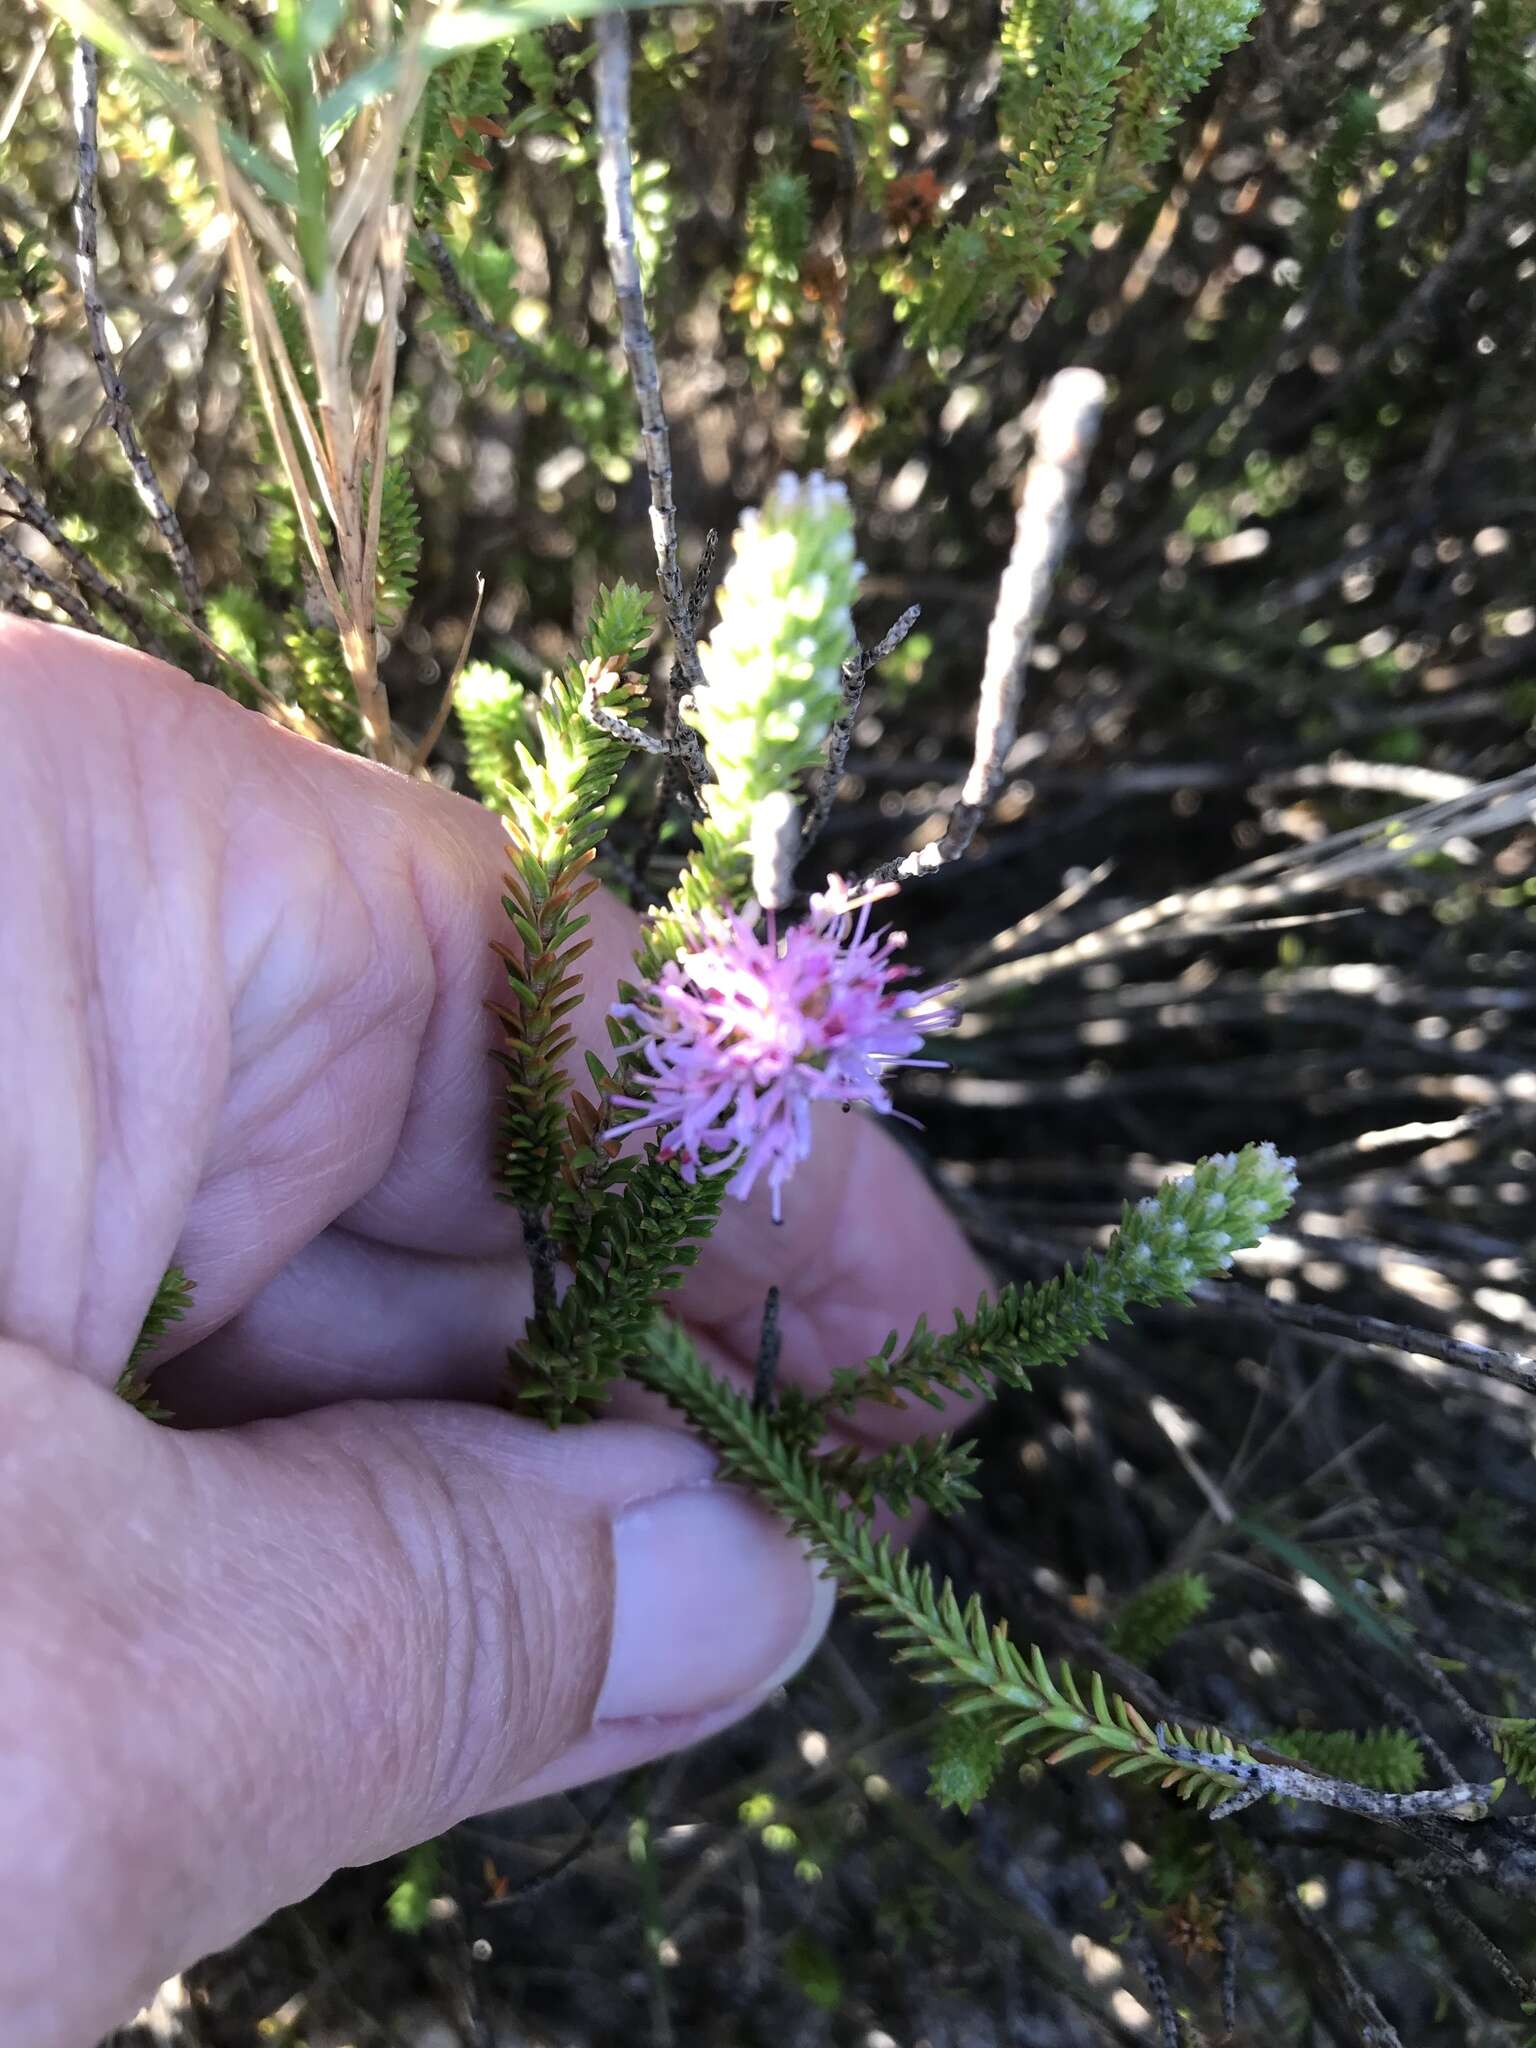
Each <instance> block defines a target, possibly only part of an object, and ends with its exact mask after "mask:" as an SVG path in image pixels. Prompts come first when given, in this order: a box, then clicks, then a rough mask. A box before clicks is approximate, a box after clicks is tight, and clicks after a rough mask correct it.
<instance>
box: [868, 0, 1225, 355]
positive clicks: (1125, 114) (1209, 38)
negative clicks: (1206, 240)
mask: <svg viewBox="0 0 1536 2048" xmlns="http://www.w3.org/2000/svg"><path fill="white" fill-rule="evenodd" d="M1258 5H1259V0H1162V4H1161V5H1160V6H1159V5H1158V0H1078V4H1075V5H1070V6H1063V5H1060V4H1055V5H1052V4H1045V0H1043V4H1039V5H1031V4H1030V0H1019V4H1018V5H1016V6H1014V7H1012V8H1010V10H1009V12H1008V14H1007V15H1006V16H1005V18H1004V22H1003V29H1002V37H1001V46H1000V58H1001V77H1000V80H999V87H998V138H999V141H1000V143H1001V145H1002V148H1003V152H1004V156H1005V159H1006V163H1007V169H1006V173H1005V179H1004V183H1003V184H1002V185H1001V186H999V187H998V188H997V190H996V191H995V192H994V194H993V196H992V200H991V201H990V202H989V203H987V204H984V205H983V206H982V208H981V209H980V211H979V212H978V213H977V214H976V215H975V216H974V218H971V219H969V220H963V221H957V222H956V223H955V224H954V225H952V226H951V227H950V228H949V229H948V230H947V231H946V232H943V233H942V234H934V235H930V236H928V237H927V238H926V241H925V245H924V247H923V249H922V250H921V251H920V252H919V253H918V258H917V260H916V261H914V262H913V263H911V264H896V265H893V266H891V267H890V268H889V269H888V271H887V288H888V289H890V290H893V291H896V292H897V293H898V294H899V295H900V296H901V297H902V298H903V299H904V300H905V301H906V303H905V305H904V306H903V307H901V308H899V309H898V310H899V311H902V312H903V313H904V314H905V316H906V317H909V318H910V319H911V321H912V325H913V331H914V334H915V335H916V336H917V337H918V338H920V339H922V340H924V341H926V342H928V343H930V344H934V345H939V346H949V345H953V344H954V343H956V342H957V341H959V340H960V339H961V338H962V337H963V335H964V334H965V332H966V329H967V328H968V327H969V326H970V325H971V324H972V322H973V321H975V320H976V319H977V317H978V316H979V315H980V314H982V313H983V312H985V311H987V310H988V309H991V308H1000V307H1001V308H1006V306H1007V305H1008V304H1009V303H1011V302H1012V301H1014V300H1016V299H1017V298H1018V297H1020V296H1022V297H1024V298H1027V299H1034V300H1039V299H1042V298H1043V297H1044V296H1045V295H1046V294H1047V293H1048V292H1049V291H1050V289H1051V288H1052V286H1053V284H1054V281H1055V279H1056V276H1057V273H1058V272H1059V270H1060V268H1061V263H1062V258H1063V254H1064V252H1065V250H1066V249H1067V247H1068V246H1069V244H1071V243H1073V242H1074V241H1079V240H1081V238H1082V237H1083V236H1084V235H1085V234H1086V232H1087V230H1088V229H1089V228H1091V227H1092V226H1093V224H1094V222H1095V221H1096V220H1112V219H1115V218H1118V217H1119V216H1120V215H1121V214H1123V213H1124V211H1125V210H1126V209H1127V208H1128V207H1129V206H1131V205H1133V204H1134V203H1135V201H1136V199H1137V198H1138V197H1139V195H1140V193H1141V191H1142V190H1143V188H1144V185H1145V182H1146V178H1147V173H1148V172H1149V171H1150V170H1151V169H1152V168H1153V166H1155V165H1156V164H1157V163H1159V162H1161V160H1162V159H1163V157H1164V156H1165V155H1166V154H1167V151H1168V148H1169V145H1170V142H1171V140H1172V137H1173V132H1174V128H1175V125H1176V123H1177V120H1178V117H1179V114H1180V112H1181V110H1182V108H1183V107H1184V106H1185V104H1186V103H1187V102H1188V100H1189V99H1190V98H1191V97H1192V95H1193V94H1194V93H1196V92H1197V91H1198V90H1199V89H1200V87H1201V86H1202V85H1203V84H1204V83H1205V81H1206V80H1207V79H1208V78H1209V77H1210V75H1211V73H1212V72H1213V71H1214V70H1215V68H1216V66H1217V64H1218V63H1219V62H1220V61H1221V59H1222V57H1223V56H1225V55H1226V54H1227V52H1228V51H1230V50H1232V49H1234V48H1235V47H1236V46H1237V44H1238V43H1240V42H1241V41H1242V40H1243V39H1244V37H1245V36H1246V34H1247V32H1248V26H1249V24H1250V22H1251V21H1252V19H1253V17H1254V15H1255V14H1256V13H1257V12H1258ZM1112 131H1113V132H1112Z"/></svg>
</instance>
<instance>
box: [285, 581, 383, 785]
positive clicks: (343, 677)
mask: <svg viewBox="0 0 1536 2048" xmlns="http://www.w3.org/2000/svg"><path fill="white" fill-rule="evenodd" d="M282 648H283V652H284V654H285V655H286V656H287V660H288V667H289V675H290V697H291V700H292V702H294V703H295V704H297V705H298V706H299V708H300V710H301V711H303V712H304V713H305V714H306V716H307V717H309V718H312V719H313V720H314V722H315V723H316V725H318V726H319V727H320V729H321V731H322V732H323V733H324V734H325V736H326V738H327V739H328V740H329V741H330V742H331V745H332V746H335V747H340V748H341V749H342V750H343V752H345V753H348V754H360V753H362V751H363V722H362V720H361V719H360V718H359V717H358V713H357V695H356V692H355V691H354V690H353V688H352V678H351V676H350V674H349V673H348V670H347V663H346V657H345V656H344V655H343V653H342V651H341V641H340V639H339V638H338V637H337V635H336V632H335V629H334V628H333V627H331V626H312V625H310V624H309V623H308V621H307V620H306V619H305V618H304V616H303V614H302V613H301V612H290V613H289V614H288V617H287V618H286V619H285V621H284V623H283V630H282Z"/></svg>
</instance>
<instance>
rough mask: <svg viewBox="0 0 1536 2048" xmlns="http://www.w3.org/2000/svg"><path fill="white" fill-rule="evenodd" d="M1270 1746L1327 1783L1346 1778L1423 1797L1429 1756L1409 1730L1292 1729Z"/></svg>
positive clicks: (1271, 1738)
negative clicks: (1307, 1765)
mask: <svg viewBox="0 0 1536 2048" xmlns="http://www.w3.org/2000/svg"><path fill="white" fill-rule="evenodd" d="M1264 1741H1265V1746H1266V1747H1267V1748H1269V1749H1275V1750H1278V1751H1279V1752H1280V1754H1281V1755H1282V1756H1293V1757H1295V1758H1296V1760H1297V1762H1298V1763H1304V1764H1310V1765H1311V1766H1312V1768H1313V1770H1315V1771H1321V1772H1322V1774H1323V1776H1324V1777H1326V1778H1344V1779H1347V1780H1348V1781H1349V1782H1350V1783H1351V1784H1355V1785H1369V1786H1370V1787H1371V1788H1372V1789H1373V1790H1374V1791H1377V1792H1417V1791H1418V1789H1419V1787H1420V1786H1421V1785H1422V1784H1423V1782H1424V1752H1423V1751H1422V1750H1421V1749H1420V1747H1419V1745H1418V1743H1417V1742H1415V1741H1414V1739H1413V1737H1412V1736H1411V1735H1410V1734H1409V1733H1408V1731H1407V1730H1406V1729H1405V1728H1375V1729H1371V1730H1370V1731H1369V1732H1367V1733H1366V1734H1363V1735H1361V1734H1357V1733H1356V1732H1355V1731H1354V1730H1353V1729H1351V1728H1287V1729H1283V1730H1282V1731H1281V1732H1280V1733H1279V1734H1278V1735H1266V1736H1265V1738H1264Z"/></svg>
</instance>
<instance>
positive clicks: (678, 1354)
mask: <svg viewBox="0 0 1536 2048" xmlns="http://www.w3.org/2000/svg"><path fill="white" fill-rule="evenodd" d="M634 1370H635V1372H636V1374H637V1376H638V1377H639V1378H641V1379H642V1380H644V1381H645V1383H646V1384H647V1385H649V1386H652V1387H654V1388H655V1389H656V1390H657V1392H658V1393H661V1394H664V1395H665V1396H666V1398H667V1399H668V1400H669V1401H670V1402H672V1403H673V1405H674V1406H675V1407H677V1408H679V1409H680V1410H681V1411H682V1412H683V1414H685V1415H686V1416H687V1417H688V1419H689V1420H690V1421H691V1422H692V1423H693V1424H694V1425H695V1427H696V1428H697V1429H698V1430H699V1431H700V1433H701V1434H702V1435H703V1436H704V1437H705V1438H706V1440H707V1441H708V1442H709V1443H710V1444H712V1445H713V1446H714V1448H715V1449H716V1451H717V1452H718V1453H719V1455H720V1458H721V1463H722V1465H723V1467H724V1469H725V1470H726V1471H727V1472H729V1473H731V1474H732V1475H734V1476H736V1477H739V1478H741V1479H744V1480H746V1481H747V1482H748V1483H749V1484H750V1485H751V1486H752V1487H753V1489H754V1490H755V1491H756V1492H757V1493H758V1494H760V1495H761V1496H762V1497H763V1498H764V1499H765V1500H766V1501H768V1503H769V1504H770V1505H771V1506H773V1507H775V1508H776V1509H777V1510H778V1511H779V1513H780V1514H781V1515H783V1517H784V1518H785V1520H786V1521H787V1522H788V1523H789V1525H790V1527H791V1528H793V1529H794V1530H795V1532H796V1533H797V1534H798V1535H799V1536H800V1537H801V1539H802V1540H803V1541H804V1542H805V1544H806V1545H807V1547H808V1548H809V1549H810V1550H811V1551H812V1552H813V1553H814V1554H815V1555H816V1556H818V1557H820V1558H821V1559H822V1561H823V1562H824V1563H825V1564H826V1565H827V1566H828V1567H829V1568H830V1570H831V1571H832V1572H833V1574H834V1576H835V1577H836V1579H837V1581H838V1583H839V1585H840V1586H841V1588H842V1590H843V1591H844V1592H845V1593H846V1594H847V1595H848V1596H849V1597H850V1598H851V1599H852V1601H853V1603H854V1604H855V1605H856V1606H857V1607H859V1608H861V1609H862V1610H863V1611H864V1612H865V1613H866V1614H868V1615H869V1616H870V1617H871V1618H872V1619H873V1620H874V1621H875V1622H877V1623H878V1624H879V1628H880V1633H881V1634H882V1635H884V1636H887V1637H889V1638H890V1639H891V1640H892V1641H894V1642H895V1643H897V1644H898V1645H899V1647H898V1649H897V1651H896V1655H897V1657H898V1659H899V1660H900V1661H901V1662H903V1663H906V1664H909V1665H910V1666H911V1667H912V1669H913V1672H914V1675H915V1676H916V1677H917V1678H919V1679H920V1680H921V1681H922V1682H923V1683H925V1684H932V1685H947V1686H949V1687H951V1688H952V1689H953V1691H954V1694H955V1697H954V1699H953V1700H952V1701H951V1702H950V1709H951V1711H952V1712H956V1713H959V1714H963V1715H973V1714H974V1715H977V1716H980V1717H983V1718H984V1722H985V1725H986V1726H988V1727H989V1728H990V1729H991V1731H992V1733H993V1734H994V1736H995V1739H996V1740H997V1741H998V1743H999V1744H1001V1745H1003V1746H1007V1745H1008V1744H1011V1743H1019V1744H1021V1745H1023V1746H1024V1747H1025V1748H1026V1749H1028V1750H1030V1751H1033V1752H1036V1753H1043V1754H1045V1756H1046V1760H1047V1762H1052V1763H1062V1762H1065V1761H1067V1760H1068V1759H1069V1758H1071V1757H1076V1756H1091V1757H1092V1758H1093V1760H1094V1764H1095V1767H1096V1768H1098V1769H1102V1770H1106V1771H1108V1772H1109V1773H1110V1775H1111V1776H1114V1777H1143V1778H1146V1777H1155V1778H1157V1779H1158V1780H1159V1781H1160V1782H1161V1783H1163V1784H1165V1785H1167V1786H1169V1787H1171V1788H1173V1789H1174V1790H1176V1791H1178V1793H1179V1794H1180V1796H1181V1797H1183V1798H1187V1799H1192V1800H1194V1801H1195V1802H1196V1803H1197V1804H1198V1805H1200V1806H1201V1807H1202V1808H1203V1807H1209V1806H1211V1805H1214V1804H1215V1803H1216V1802H1217V1801H1218V1800H1220V1799H1222V1798H1224V1797H1226V1796H1228V1795H1229V1794H1230V1793H1231V1792H1232V1791H1233V1790H1234V1789H1235V1786H1236V1782H1237V1781H1236V1779H1235V1778H1234V1777H1228V1776H1227V1775H1226V1774H1225V1773H1223V1772H1222V1771H1221V1770H1220V1769H1219V1767H1211V1768H1207V1767H1206V1766H1204V1765H1199V1764H1185V1763H1177V1762H1175V1761H1174V1760H1173V1759H1172V1758H1171V1757H1170V1756H1169V1755H1168V1748H1169V1746H1174V1747H1188V1748H1195V1749H1199V1750H1201V1751H1203V1752H1205V1753H1207V1754H1211V1755H1218V1756H1226V1755H1231V1756H1234V1757H1238V1758H1243V1757H1246V1756H1247V1752H1246V1751H1245V1750H1243V1749H1242V1748H1241V1747H1240V1746H1238V1745H1236V1744H1234V1743H1233V1742H1231V1740H1230V1739H1229V1738H1228V1737H1226V1736H1225V1735H1223V1734H1222V1733H1221V1732H1220V1731H1219V1730H1217V1729H1210V1728H1202V1729H1198V1730H1196V1731H1195V1732H1194V1734H1193V1736H1189V1735H1186V1733H1185V1732H1184V1731H1183V1730H1182V1729H1179V1728H1168V1729H1165V1728H1154V1727H1152V1725H1151V1724H1150V1723H1149V1722H1148V1721H1147V1720H1146V1718H1145V1717H1144V1716H1143V1715H1142V1714H1140V1713H1139V1712H1138V1711H1137V1709H1136V1708H1135V1707H1134V1706H1133V1705H1132V1704H1131V1703H1130V1702H1129V1701H1127V1700H1124V1699H1122V1698H1120V1697H1119V1695H1110V1694H1109V1693H1107V1692H1106V1690H1105V1687H1104V1683H1103V1680H1102V1679H1101V1678H1099V1677H1098V1676H1097V1674H1093V1675H1092V1676H1090V1677H1089V1678H1088V1679H1087V1680H1086V1681H1083V1680H1081V1679H1079V1678H1078V1676H1077V1675H1076V1674H1075V1673H1074V1672H1073V1671H1072V1670H1070V1668H1068V1667H1067V1666H1065V1665H1063V1666H1062V1667H1061V1670H1060V1673H1059V1675H1053V1674H1052V1672H1051V1671H1050V1669H1049V1667H1048V1666H1047V1664H1046V1661H1045V1658H1044V1656H1043V1655H1042V1653H1041V1652H1040V1650H1039V1649H1037V1648H1036V1649H1031V1650H1028V1651H1021V1650H1019V1649H1018V1648H1017V1647H1016V1646H1015V1645H1014V1644H1013V1642H1012V1641H1011V1640H1010V1639H1009V1635H1008V1631H1007V1628H1006V1626H1005V1625H1004V1624H1003V1623H997V1624H996V1625H992V1624H989V1623H988V1621H987V1618H986V1616H985V1614H984V1613H983V1611H982V1607H981V1603H980V1601H979V1600H976V1599H974V1598H973V1599H972V1600H971V1601H970V1602H969V1603H968V1604H967V1605H966V1606H964V1607H962V1606H961V1604H960V1601H959V1600H958V1598H957V1597H956V1594H955V1592H954V1589H953V1587H952V1586H951V1585H950V1584H949V1583H948V1581H947V1580H946V1581H943V1582H938V1581H936V1580H935V1579H934V1576H933V1573H932V1572H931V1571H930V1570H929V1569H928V1567H927V1566H921V1567H919V1566H915V1565H914V1564H913V1563H912V1561H911V1559H910V1557H908V1556H907V1554H906V1553H905V1552H904V1551H898V1550H897V1549H896V1548H895V1547H894V1545H893V1544H892V1542H891V1540H890V1538H889V1537H880V1538H876V1536H875V1534H874V1527H873V1522H872V1520H871V1518H870V1517H868V1516H867V1515H864V1514H861V1513H860V1512H859V1511H858V1510H856V1509H853V1508H850V1507H848V1506H847V1505H846V1504H845V1503H844V1502H843V1501H842V1500H840V1499H839V1498H838V1496H837V1493H836V1490H835V1487H834V1485H833V1483H832V1482H831V1481H829V1478H828V1476H827V1473H826V1471H825V1469H824V1468H823V1467H822V1465H821V1464H820V1463H819V1461H817V1460H816V1459H815V1458H814V1457H812V1456H810V1455H809V1454H807V1453H806V1452H804V1451H802V1450H800V1449H798V1448H797V1447H796V1446H795V1445H793V1444H792V1443H789V1442H787V1441H785V1440H784V1439H783V1437H781V1435H780V1433H779V1432H778V1431H777V1430H776V1429H775V1427H774V1423H773V1419H772V1417H771V1416H765V1415H761V1414H758V1413H756V1412H754V1410H753V1408H752V1406H751V1404H750V1402H749V1401H748V1400H747V1399H746V1398H745V1396H743V1395H742V1394H739V1393H738V1392H737V1391H736V1390H735V1388H734V1387H731V1386H729V1385H728V1384H727V1383H726V1382H725V1381H723V1380H721V1379H720V1378H718V1377H717V1376H716V1374H714V1373H713V1372H711V1371H710V1369H709V1367H708V1366H706V1365H705V1364H704V1363H703V1361H702V1360H701V1359H700V1358H699V1356H698V1354H697V1352H696V1351H695V1350H694V1349H693V1346H692V1345H691V1343H690V1342H689V1341H688V1339H687V1337H685V1336H684V1334H683V1333H682V1331H681V1330H680V1329H679V1328H678V1327H677V1325H676V1324H675V1323H673V1322H671V1321H670V1320H669V1319H668V1318H666V1317H664V1316H658V1317H656V1318H655V1319H654V1320H653V1322H652V1325H651V1330H650V1336H649V1348H648V1349H647V1351H646V1352H645V1353H644V1355H643V1356H642V1357H640V1358H639V1359H638V1360H637V1362H636V1365H635V1368H634ZM1085 1683H1086V1691H1085V1689H1084V1687H1085Z"/></svg>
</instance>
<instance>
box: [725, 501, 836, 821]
mask: <svg viewBox="0 0 1536 2048" xmlns="http://www.w3.org/2000/svg"><path fill="white" fill-rule="evenodd" d="M862 574H863V566H862V564H861V563H860V562H859V561H858V560H857V559H856V557H855V551H854V539H853V518H852V514H851V513H850V511H849V508H848V494H847V492H846V491H845V490H844V489H843V487H842V485H841V484H838V483H832V482H829V481H828V479H827V478H826V477H824V476H822V475H821V474H820V473H819V472H816V473H813V474H812V475H810V476H808V477H804V478H797V477H793V476H783V477H780V479H779V481H778V482H777V484H775V486H774V488H773V491H772V492H771V493H770V495H769V497H768V499H767V501H766V502H765V503H764V505H763V506H762V508H761V510H760V511H755V512H745V513H743V514H742V517H741V520H740V522H739V524H738V526H737V529H736V540H735V554H734V559H733V561H732V563H731V566H730V569H729V570H728V571H727V573H726V576H725V579H724V581H723V583H722V584H721V587H720V595H719V607H720V619H719V624H718V625H717V626H716V628H715V630H714V632H713V633H712V634H711V635H710V637H709V639H708V640H707V641H706V642H705V643H704V644H703V645H702V646H701V647H700V649H699V660H700V664H701V666H702V668H703V671H704V677H705V682H706V685H707V687H706V688H705V689H704V690H703V691H701V692H700V693H699V695H698V699H697V702H696V704H695V705H694V707H693V709H692V717H693V721H694V723H695V724H696V725H697V727H698V730H699V734H700V737H701V738H702V739H703V741H704V747H705V752H706V753H707V754H708V756H709V761H710V766H711V767H712V768H713V770H714V773H715V777H716V780H715V782H714V783H713V784H711V785H710V787H709V789H708V790H707V792H706V799H705V800H706V803H707V805H708V809H709V816H710V821H711V823H712V825H713V826H714V827H715V829H716V831H717V833H718V834H719V835H720V837H721V839H722V840H723V841H724V842H725V847H724V849H723V850H724V851H726V852H729V853H731V854H735V853H738V852H742V851H744V849H745V847H746V843H747V839H748V836H749V834H750V831H751V822H752V815H753V811H754V809H755V807H756V806H757V805H758V804H759V803H760V802H761V801H762V800H763V799H764V798H765V797H768V796H771V795H775V794H777V793H779V792H781V791H784V790H787V789H788V788H789V787H790V785H791V784H792V782H793V781H794V779H795V778H796V777H797V776H799V775H801V774H803V773H804V772H805V771H806V770H808V769H810V768H813V767H816V766H818V765H819V764H820V762H821V760H822V758H823V749H824V748H825V745H826V740H827V734H828V732H829V731H830V730H831V726H832V722H833V720H834V719H835V718H836V717H837V714H838V712H839V710H840V709H841V705H842V668H843V663H844V662H845V661H847V660H848V659H849V657H850V656H851V655H852V653H853V651H854V638H853V602H854V598H855V597H856V595H857V593H858V583H859V578H860V576H861V575H862Z"/></svg>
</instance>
